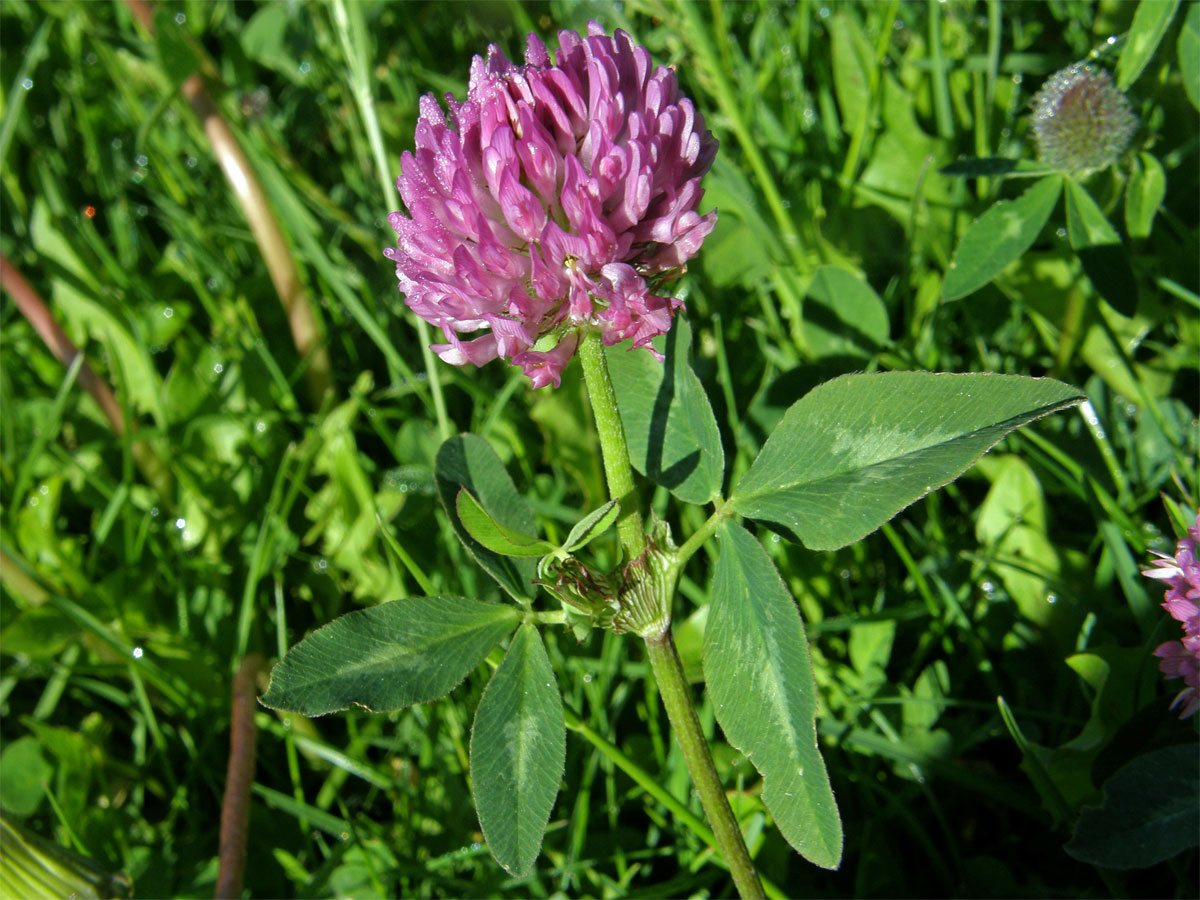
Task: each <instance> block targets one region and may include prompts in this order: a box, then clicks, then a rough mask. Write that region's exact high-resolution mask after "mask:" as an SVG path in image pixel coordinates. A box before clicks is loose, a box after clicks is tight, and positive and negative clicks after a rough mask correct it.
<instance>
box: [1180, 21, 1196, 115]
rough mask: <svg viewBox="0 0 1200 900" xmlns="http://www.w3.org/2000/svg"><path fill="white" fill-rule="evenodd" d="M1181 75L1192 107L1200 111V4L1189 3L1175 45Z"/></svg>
mask: <svg viewBox="0 0 1200 900" xmlns="http://www.w3.org/2000/svg"><path fill="white" fill-rule="evenodd" d="M1175 52H1176V54H1177V55H1178V57H1179V74H1180V76H1181V78H1182V80H1183V89H1184V91H1186V92H1187V95H1188V99H1189V100H1191V101H1192V106H1194V107H1196V109H1200V4H1196V3H1189V4H1188V11H1187V17H1186V18H1185V19H1184V20H1183V27H1182V28H1181V29H1179V40H1178V41H1177V42H1176V44H1175Z"/></svg>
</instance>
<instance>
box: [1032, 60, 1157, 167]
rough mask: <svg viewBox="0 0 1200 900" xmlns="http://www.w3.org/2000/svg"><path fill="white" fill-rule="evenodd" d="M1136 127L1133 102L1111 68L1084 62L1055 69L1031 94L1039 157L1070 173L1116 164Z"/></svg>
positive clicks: (1034, 133) (1034, 134)
mask: <svg viewBox="0 0 1200 900" xmlns="http://www.w3.org/2000/svg"><path fill="white" fill-rule="evenodd" d="M1137 125H1138V120H1137V117H1136V116H1135V115H1134V114H1133V110H1132V109H1131V108H1130V104H1129V100H1128V99H1127V98H1126V97H1125V95H1124V94H1122V93H1121V92H1120V91H1119V90H1117V89H1116V87H1115V86H1114V85H1113V83H1112V78H1111V77H1110V76H1109V74H1108V72H1106V71H1104V70H1103V69H1097V68H1094V67H1092V66H1089V65H1087V64H1085V63H1076V64H1075V65H1071V66H1067V68H1065V69H1060V70H1059V71H1057V72H1055V73H1054V74H1053V75H1051V76H1050V77H1049V78H1048V79H1046V83H1045V84H1043V85H1042V89H1041V90H1040V91H1038V92H1037V94H1036V96H1034V98H1033V136H1034V139H1035V140H1036V141H1037V147H1038V159H1039V160H1041V161H1042V162H1044V163H1046V164H1048V165H1051V166H1054V167H1055V168H1056V169H1062V170H1063V171H1066V172H1071V173H1076V172H1090V171H1095V170H1096V169H1103V168H1105V167H1106V166H1110V165H1112V164H1113V163H1114V162H1116V160H1117V157H1119V156H1120V155H1121V153H1122V151H1124V149H1125V148H1126V147H1128V146H1129V140H1130V138H1132V137H1133V133H1134V131H1136V130H1137Z"/></svg>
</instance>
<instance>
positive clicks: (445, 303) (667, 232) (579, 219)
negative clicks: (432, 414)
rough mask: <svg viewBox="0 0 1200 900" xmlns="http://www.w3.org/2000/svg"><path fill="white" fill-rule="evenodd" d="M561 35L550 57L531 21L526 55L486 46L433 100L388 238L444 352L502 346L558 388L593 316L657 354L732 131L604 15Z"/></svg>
mask: <svg viewBox="0 0 1200 900" xmlns="http://www.w3.org/2000/svg"><path fill="white" fill-rule="evenodd" d="M558 40H559V49H558V51H557V53H556V54H555V57H554V60H553V61H552V60H551V57H550V53H549V51H548V50H547V49H546V47H545V45H544V44H543V43H542V42H541V40H540V39H539V38H538V37H537V36H536V35H533V34H530V35H529V36H528V39H527V48H526V52H525V65H523V66H521V65H516V64H514V63H512V62H510V61H509V60H508V59H507V58H505V56H504V54H503V53H501V52H500V50H499V48H497V47H496V46H495V45H493V46H491V47H489V49H488V55H487V58H486V59H483V58H482V57H479V56H476V57H475V59H474V61H473V62H472V64H471V77H470V83H469V87H468V90H467V98H466V100H464V101H463V102H461V103H459V102H457V101H455V100H454V98H453V97H452V96H449V95H447V97H446V103H447V106H448V107H449V114H448V115H446V114H443V112H442V109H441V107H440V106H439V105H438V103H437V101H436V99H434V97H433V96H432V95H426V96H425V97H422V98H421V103H420V109H421V114H420V120H419V121H418V123H417V128H416V139H415V143H416V149H415V151H413V152H411V153H408V152H406V153H405V154H404V155H403V158H402V162H401V170H402V174H401V176H400V177H399V178H398V179H397V180H396V185H397V187H398V188H399V190H400V195H401V197H402V198H403V200H404V205H405V207H406V208H407V210H408V215H405V214H404V213H402V212H396V213H392V215H391V216H390V217H389V222H390V223H391V225H392V227H393V228H394V229H395V231H396V234H397V247H396V248H394V249H389V250H387V251H385V252H386V255H387V256H388V257H389V258H390V259H392V260H393V261H394V262H395V263H396V275H397V277H398V279H399V282H400V290H402V291H403V292H404V294H405V298H406V302H407V303H408V305H409V307H410V308H411V309H412V310H413V311H414V312H415V313H416V314H417V315H418V316H420V317H421V318H422V319H424V320H425V321H427V322H429V323H430V324H431V325H434V326H436V327H438V328H440V329H441V331H442V333H443V335H445V339H446V343H444V344H435V345H434V346H433V349H434V350H435V351H436V352H437V354H438V355H439V356H440V357H441V358H442V359H443V360H444V361H446V362H448V363H452V364H454V365H465V364H466V363H473V364H474V365H483V364H484V363H486V362H489V361H491V360H493V359H497V358H500V359H505V360H507V361H509V362H510V363H511V364H512V365H516V366H520V367H521V369H522V371H523V372H524V373H525V374H526V375H528V376H529V377H530V379H531V380H532V382H533V386H534V387H535V388H537V387H542V386H545V385H548V384H553V385H555V386H556V387H557V386H558V384H559V383H560V380H561V377H562V371H563V369H564V368H565V367H566V365H567V363H568V362H569V361H570V359H571V357H572V356H573V355H574V353H575V350H576V347H577V345H578V342H579V335H580V332H581V329H583V328H594V329H597V330H599V331H600V332H601V335H602V338H603V340H604V343H605V344H607V345H609V346H611V345H614V344H618V343H620V342H621V341H624V340H627V339H630V338H632V340H633V346H634V347H635V348H636V347H647V348H649V349H650V352H654V349H653V347H650V341H651V340H652V339H653V338H654V337H656V336H658V335H660V334H665V333H666V332H667V331H668V330H669V329H670V327H671V318H672V315H673V313H674V312H675V310H676V309H678V308H679V307H680V306H682V302H681V301H679V300H678V299H675V298H673V297H669V296H662V295H660V294H657V293H655V290H656V289H657V287H658V286H659V285H661V284H662V283H664V282H666V281H669V280H670V279H671V278H673V277H677V276H678V274H679V273H680V272H681V271H682V270H683V269H684V267H685V265H686V263H687V261H688V260H689V259H691V258H692V257H693V256H694V255H695V254H696V252H697V251H698V250H699V249H700V245H701V244H702V243H703V241H704V238H705V237H706V236H707V235H708V234H709V232H711V231H712V229H713V226H714V225H715V224H716V213H715V212H710V213H708V214H707V215H705V216H701V215H700V214H699V213H698V212H697V206H698V204H699V201H700V197H701V195H702V194H703V191H702V190H701V189H700V179H701V177H702V176H703V175H704V174H705V173H706V172H707V171H708V169H709V167H710V166H711V165H712V160H713V156H714V154H715V153H716V149H717V142H716V140H715V139H714V138H713V136H712V134H711V133H710V132H708V131H707V129H706V128H705V126H704V119H703V117H702V116H701V115H700V114H699V113H698V112H696V110H695V108H694V107H693V105H692V103H691V101H690V100H688V99H687V98H686V97H684V96H682V95H681V94H680V92H679V85H678V82H677V80H676V78H675V73H674V72H673V71H672V70H671V69H668V68H666V67H665V66H658V67H654V66H653V65H652V63H651V61H650V54H649V52H648V51H647V50H646V49H645V48H644V47H640V46H637V45H635V44H634V43H633V40H632V39H631V38H630V36H629V35H628V34H626V33H625V32H623V31H618V32H616V34H615V35H613V36H612V37H609V36H608V35H606V34H605V33H604V30H603V29H602V28H601V27H600V26H599V25H597V24H596V23H594V22H591V23H589V24H588V33H587V36H586V37H580V36H579V35H577V34H575V33H574V32H570V31H563V32H560V33H559V36H558Z"/></svg>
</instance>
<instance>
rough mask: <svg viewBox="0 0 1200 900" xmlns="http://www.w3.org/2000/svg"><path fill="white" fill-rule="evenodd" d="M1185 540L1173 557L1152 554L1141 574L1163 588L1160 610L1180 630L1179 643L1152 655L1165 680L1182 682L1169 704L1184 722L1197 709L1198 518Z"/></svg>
mask: <svg viewBox="0 0 1200 900" xmlns="http://www.w3.org/2000/svg"><path fill="white" fill-rule="evenodd" d="M1187 533H1188V536H1187V537H1186V538H1184V539H1183V540H1182V541H1180V542H1179V544H1178V546H1177V547H1176V548H1175V555H1174V556H1168V555H1167V554H1165V553H1157V552H1156V553H1155V554H1154V555H1155V556H1157V557H1158V559H1157V560H1156V561H1155V562H1154V564H1153V565H1152V566H1151V568H1149V569H1143V570H1142V574H1143V575H1146V576H1147V577H1149V578H1157V579H1159V580H1160V581H1163V582H1165V583H1166V585H1167V592H1166V595H1165V596H1164V598H1163V609H1165V610H1166V611H1167V612H1168V613H1170V614H1171V618H1173V619H1175V620H1176V621H1177V622H1179V623H1180V624H1181V625H1182V626H1183V639H1182V640H1178V641H1167V642H1166V643H1165V644H1162V645H1160V646H1159V648H1158V649H1157V650H1155V651H1154V655H1155V656H1157V657H1158V658H1159V660H1160V661H1159V664H1158V668H1159V669H1160V670H1161V671H1162V673H1163V674H1164V675H1165V676H1167V678H1182V679H1183V681H1184V684H1185V685H1186V686H1185V687H1184V689H1183V690H1182V691H1180V692H1179V695H1178V696H1177V697H1176V698H1175V700H1174V702H1173V703H1172V704H1171V708H1172V709H1174V708H1175V707H1177V706H1182V707H1183V708H1182V710H1181V712H1180V714H1179V718H1181V719H1186V718H1188V717H1189V716H1191V715H1194V714H1195V712H1196V710H1197V709H1200V560H1197V558H1196V553H1197V547H1198V545H1200V515H1197V516H1196V524H1195V526H1194V527H1192V528H1189V529H1188V530H1187Z"/></svg>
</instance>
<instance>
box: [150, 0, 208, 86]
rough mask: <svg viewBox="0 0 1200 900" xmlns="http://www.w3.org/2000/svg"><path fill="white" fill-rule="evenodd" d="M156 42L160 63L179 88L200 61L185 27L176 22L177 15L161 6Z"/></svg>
mask: <svg viewBox="0 0 1200 900" xmlns="http://www.w3.org/2000/svg"><path fill="white" fill-rule="evenodd" d="M154 40H155V43H157V45H158V62H159V65H160V66H162V70H163V72H165V73H166V76H167V78H168V79H169V80H170V82H171V86H172V87H179V85H181V84H183V82H184V80H185V79H186V78H187V77H188V76H189V75H191V74H192V73H193V72H195V71H196V67H197V65H198V64H199V60H197V59H196V54H195V53H193V52H192V45H191V44H190V43H189V42H188V39H187V34H186V33H185V32H184V30H183V25H181V24H180V23H179V22H176V21H175V13H173V12H172V11H171V10H170V9H169V8H168V7H167V6H165V5H164V6H160V7H159V8H158V9H157V10H156V11H155V13H154Z"/></svg>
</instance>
